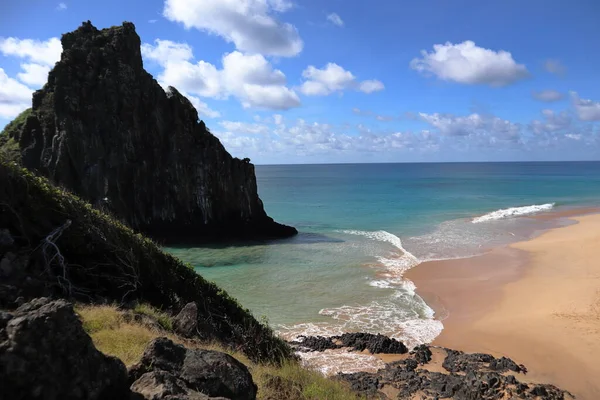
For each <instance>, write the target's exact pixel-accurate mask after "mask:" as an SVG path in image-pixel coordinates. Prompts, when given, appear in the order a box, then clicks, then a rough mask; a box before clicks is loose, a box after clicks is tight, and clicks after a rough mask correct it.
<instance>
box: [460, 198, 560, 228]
mask: <svg viewBox="0 0 600 400" xmlns="http://www.w3.org/2000/svg"><path fill="white" fill-rule="evenodd" d="M554 204H555V203H547V204H534V205H531V206H524V207H511V208H504V209H500V210H496V211H494V212H491V213H489V214H485V215H482V216H480V217H477V218H473V220H472V221H471V222H473V223H474V224H477V223H480V222H487V221H494V220H498V219H504V218H510V217H517V216H521V215H528V214H535V213H538V212H541V211H548V210H551V209H552V208H553V207H554Z"/></svg>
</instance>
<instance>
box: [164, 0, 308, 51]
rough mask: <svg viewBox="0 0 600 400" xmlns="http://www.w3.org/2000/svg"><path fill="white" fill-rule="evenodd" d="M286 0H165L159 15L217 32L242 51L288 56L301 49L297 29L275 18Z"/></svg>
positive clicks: (281, 10) (290, 4)
mask: <svg viewBox="0 0 600 400" xmlns="http://www.w3.org/2000/svg"><path fill="white" fill-rule="evenodd" d="M291 7H292V3H291V2H290V1H288V0H203V1H197V0H165V4H164V10H163V15H164V16H165V17H166V18H167V19H168V20H170V21H174V22H179V23H182V24H183V26H184V27H185V28H186V29H190V28H196V29H198V30H201V31H206V32H209V33H212V34H215V35H218V36H220V37H222V38H223V39H225V40H226V41H228V42H231V43H233V44H234V45H235V47H236V48H237V49H238V50H240V51H242V52H250V53H260V54H265V55H273V56H282V57H291V56H295V55H297V54H298V53H300V52H301V51H302V48H303V42H302V39H301V38H300V35H299V34H298V30H297V29H296V28H295V27H294V26H293V25H291V24H289V23H284V22H281V21H279V20H278V18H277V17H278V15H277V13H282V12H285V11H287V10H289V9H290V8H291Z"/></svg>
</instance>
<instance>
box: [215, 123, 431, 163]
mask: <svg viewBox="0 0 600 400" xmlns="http://www.w3.org/2000/svg"><path fill="white" fill-rule="evenodd" d="M221 125H222V127H223V128H224V130H215V131H213V133H214V134H215V135H216V136H218V137H219V138H220V139H221V141H222V142H223V144H224V145H225V146H226V148H227V149H228V150H229V151H231V152H232V153H233V154H234V155H236V156H238V157H247V156H249V157H251V158H253V159H255V158H259V159H260V158H261V157H264V156H273V155H280V157H281V158H280V160H279V161H280V162H281V161H283V162H285V161H286V160H288V161H289V157H297V156H300V157H303V158H306V159H310V158H311V157H321V158H320V159H321V160H323V159H326V160H327V161H329V162H332V161H336V160H338V161H339V160H343V159H346V160H347V159H348V158H347V157H362V156H363V155H365V154H367V155H370V156H372V157H379V156H380V155H383V154H388V155H390V154H391V155H393V154H395V153H397V152H408V153H410V152H415V153H420V154H423V153H428V152H433V151H436V150H437V149H438V146H439V137H437V136H436V135H432V134H431V133H430V132H428V131H421V132H416V133H412V132H387V133H379V134H376V133H373V132H371V131H370V130H369V129H360V128H359V134H358V135H357V134H351V133H348V132H346V130H347V129H346V128H344V127H340V126H335V125H331V124H327V123H318V122H312V123H310V122H307V121H305V120H303V119H298V120H296V121H295V122H294V123H293V124H291V125H289V126H288V125H285V124H278V123H277V118H273V121H269V122H264V123H244V122H233V121H223V122H222V124H221ZM257 133H259V135H257ZM323 157H326V158H323ZM344 157H346V158H344ZM377 159H379V158H377Z"/></svg>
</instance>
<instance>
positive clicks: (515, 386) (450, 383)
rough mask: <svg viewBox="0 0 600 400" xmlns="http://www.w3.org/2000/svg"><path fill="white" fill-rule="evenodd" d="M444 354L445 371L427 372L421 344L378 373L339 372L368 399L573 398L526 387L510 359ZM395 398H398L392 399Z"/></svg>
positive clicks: (539, 387)
mask: <svg viewBox="0 0 600 400" xmlns="http://www.w3.org/2000/svg"><path fill="white" fill-rule="evenodd" d="M434 350H435V351H438V352H440V354H442V355H443V356H444V361H443V364H442V365H443V369H444V370H446V371H447V372H448V373H443V372H439V370H440V368H439V365H437V366H434V367H433V368H429V367H430V366H429V363H430V362H431V355H432V352H431V348H429V347H428V346H425V345H421V346H418V347H416V348H415V349H414V351H413V352H411V354H410V357H408V358H406V359H403V360H400V361H395V362H391V363H389V364H387V365H386V367H385V368H383V369H380V370H379V371H377V372H375V373H367V372H357V373H352V374H339V375H338V378H339V379H342V380H344V381H347V382H348V383H350V385H351V387H352V389H353V390H355V391H356V392H358V393H361V394H363V395H364V396H367V397H369V398H381V399H387V398H389V397H388V396H386V395H385V394H384V393H396V396H397V398H398V399H422V400H425V399H432V400H433V399H446V398H452V399H456V400H501V399H544V400H563V399H565V398H567V397H568V398H573V396H571V395H570V394H569V393H568V392H565V391H563V390H560V389H559V388H557V387H555V386H553V385H548V384H534V383H523V382H519V380H518V379H517V378H516V377H515V376H514V375H510V374H508V372H513V373H515V372H516V373H520V372H523V373H524V372H526V369H525V367H524V366H522V365H517V364H516V363H515V362H514V361H512V360H510V359H509V358H506V357H502V358H494V357H493V356H491V355H489V354H479V353H476V354H466V353H463V352H459V351H454V350H450V349H440V348H436V349H434ZM394 398H396V397H394Z"/></svg>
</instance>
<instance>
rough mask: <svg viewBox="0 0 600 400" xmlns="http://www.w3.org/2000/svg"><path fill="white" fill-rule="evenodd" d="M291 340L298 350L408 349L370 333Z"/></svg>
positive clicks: (397, 351)
mask: <svg viewBox="0 0 600 400" xmlns="http://www.w3.org/2000/svg"><path fill="white" fill-rule="evenodd" d="M298 339H299V340H298V341H296V342H291V344H292V345H293V346H295V347H296V348H297V350H298V351H324V350H328V349H341V348H343V347H350V348H352V349H354V350H356V351H363V350H368V351H370V352H371V353H372V354H380V353H387V354H404V353H407V352H408V349H407V348H406V346H405V345H404V343H402V342H399V341H398V340H396V339H393V338H389V337H387V336H384V335H381V334H377V335H374V334H372V333H344V334H343V335H341V336H331V337H323V336H300V337H298Z"/></svg>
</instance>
